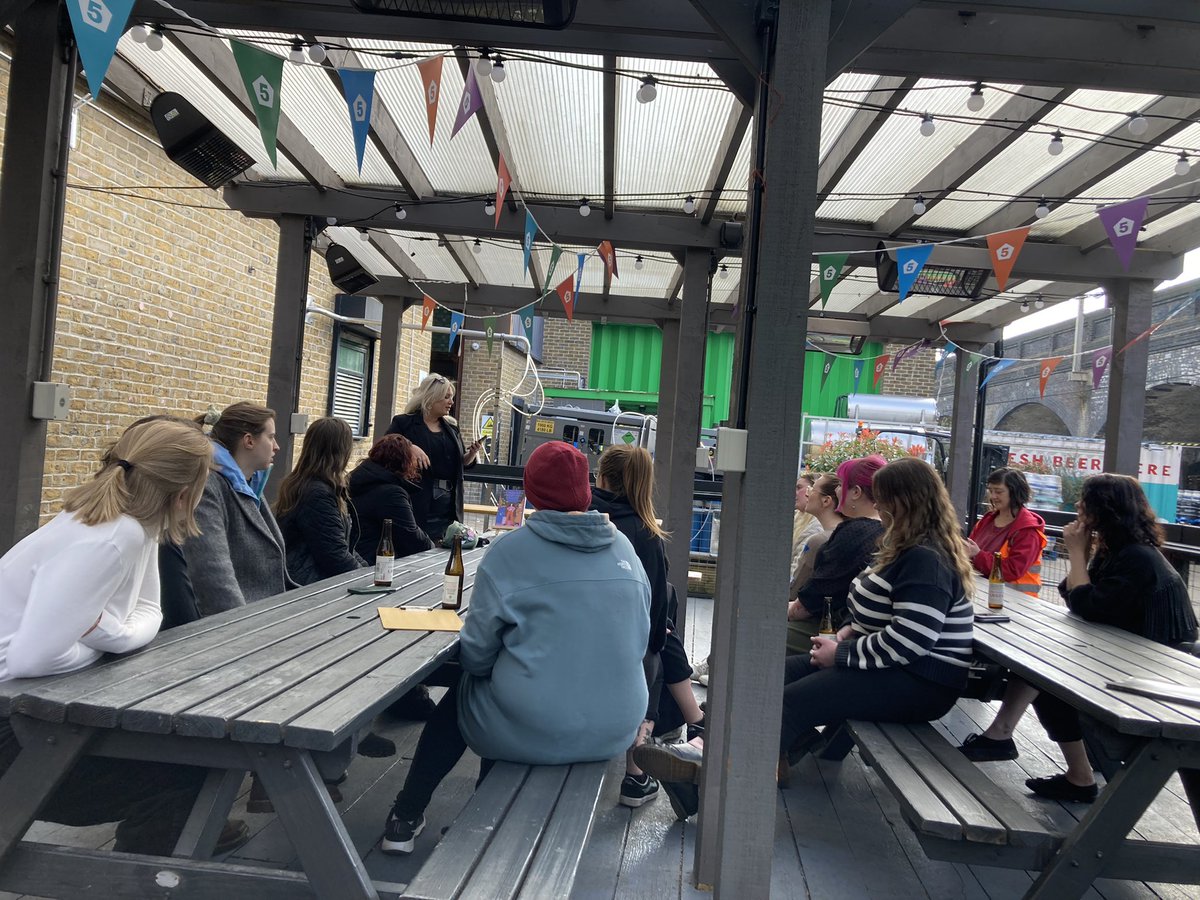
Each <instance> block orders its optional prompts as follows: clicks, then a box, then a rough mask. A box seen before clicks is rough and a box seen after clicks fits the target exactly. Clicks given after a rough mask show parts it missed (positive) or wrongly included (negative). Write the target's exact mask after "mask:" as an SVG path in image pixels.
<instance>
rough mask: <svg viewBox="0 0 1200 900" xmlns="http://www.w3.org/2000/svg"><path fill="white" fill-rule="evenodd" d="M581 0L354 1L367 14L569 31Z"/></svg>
mask: <svg viewBox="0 0 1200 900" xmlns="http://www.w3.org/2000/svg"><path fill="white" fill-rule="evenodd" d="M578 2H579V0H526V2H520V0H476V2H472V0H353V3H354V5H355V6H356V7H357V8H358V9H359V10H361V11H362V12H365V13H377V14H381V15H388V16H416V17H418V18H424V19H447V20H449V21H453V22H482V23H485V24H488V25H516V26H520V27H527V28H566V27H567V26H568V25H569V24H571V20H572V19H574V18H575V7H576V5H577V4H578Z"/></svg>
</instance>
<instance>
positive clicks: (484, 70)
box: [475, 47, 492, 78]
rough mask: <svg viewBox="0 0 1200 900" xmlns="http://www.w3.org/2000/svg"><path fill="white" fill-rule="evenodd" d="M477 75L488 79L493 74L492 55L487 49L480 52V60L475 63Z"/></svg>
mask: <svg viewBox="0 0 1200 900" xmlns="http://www.w3.org/2000/svg"><path fill="white" fill-rule="evenodd" d="M475 74H476V75H478V76H479V77H480V78H487V77H488V76H489V75H491V74H492V54H491V52H490V51H489V50H488V48H487V47H484V48H483V49H482V50H480V51H479V59H477V60H476V61H475Z"/></svg>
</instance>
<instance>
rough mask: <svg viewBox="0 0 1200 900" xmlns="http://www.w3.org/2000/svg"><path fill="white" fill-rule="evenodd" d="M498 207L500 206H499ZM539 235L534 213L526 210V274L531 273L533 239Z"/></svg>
mask: <svg viewBox="0 0 1200 900" xmlns="http://www.w3.org/2000/svg"><path fill="white" fill-rule="evenodd" d="M497 208H498V207H497ZM535 237H537V222H535V221H534V220H533V213H531V212H530V211H529V210H525V243H524V245H523V246H524V248H525V274H526V275H528V274H529V257H530V255H531V254H532V253H533V239H534V238H535Z"/></svg>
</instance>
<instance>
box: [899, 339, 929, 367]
mask: <svg viewBox="0 0 1200 900" xmlns="http://www.w3.org/2000/svg"><path fill="white" fill-rule="evenodd" d="M928 346H929V340H928V339H925V340H921V341H917V342H916V343H915V344H909V345H908V346H907V347H905V348H904V349H903V350H901V351H900V352H899V353H897V354H896V355H895V356H894V357H893V358H892V371H893V372H895V371H896V366H898V365H900V363H902V362H904V361H905V360H906V359H908V358H909V357H910V356H916V355H917V354H918V353H920V352H921V351H922V350H924V349H925V348H926V347H928Z"/></svg>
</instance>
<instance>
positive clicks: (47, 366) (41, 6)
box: [0, 0, 74, 553]
mask: <svg viewBox="0 0 1200 900" xmlns="http://www.w3.org/2000/svg"><path fill="white" fill-rule="evenodd" d="M24 6H26V7H28V8H25V9H22V10H21V11H20V13H19V14H18V15H16V16H15V21H14V23H13V30H14V33H15V38H14V46H13V59H12V66H11V69H10V72H9V82H8V111H7V114H6V116H5V120H4V121H5V127H4V135H5V141H4V160H3V165H2V166H0V248H3V252H0V283H2V284H3V285H4V291H3V295H2V296H0V314H2V315H3V320H4V328H3V329H0V416H2V417H3V420H4V429H3V431H2V433H0V459H2V460H4V469H5V472H4V478H3V479H0V553H2V552H4V551H5V550H7V549H8V548H9V547H11V546H12V545H13V544H15V543H16V542H17V541H19V540H21V538H23V537H25V535H27V534H29V533H30V532H31V531H33V530H34V529H35V528H37V525H38V516H39V512H40V509H41V501H42V475H43V472H44V469H45V464H46V422H45V421H43V420H40V419H34V418H32V417H31V416H30V403H31V402H32V396H33V383H34V382H35V381H50V380H51V372H52V368H51V362H52V359H53V354H54V329H55V318H56V313H57V292H58V291H57V288H58V258H59V252H58V248H59V246H60V245H61V243H62V221H63V204H62V197H63V193H64V192H65V180H66V177H67V173H66V161H67V152H68V147H67V146H66V142H67V136H66V133H65V132H66V124H65V123H69V121H70V120H69V116H70V114H71V112H70V110H71V107H70V98H71V91H72V88H73V86H74V76H73V74H72V73H73V70H74V53H73V52H71V51H69V50H68V49H67V47H66V45H65V44H64V42H63V35H62V33H61V32H60V31H59V27H58V24H59V21H58V16H59V5H58V3H56V2H49V0H41V2H38V3H33V4H24Z"/></svg>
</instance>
